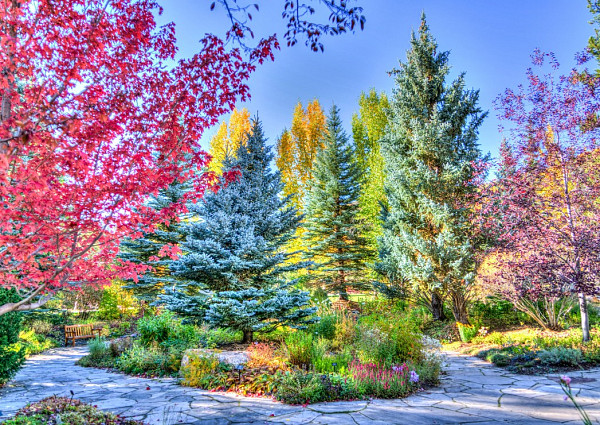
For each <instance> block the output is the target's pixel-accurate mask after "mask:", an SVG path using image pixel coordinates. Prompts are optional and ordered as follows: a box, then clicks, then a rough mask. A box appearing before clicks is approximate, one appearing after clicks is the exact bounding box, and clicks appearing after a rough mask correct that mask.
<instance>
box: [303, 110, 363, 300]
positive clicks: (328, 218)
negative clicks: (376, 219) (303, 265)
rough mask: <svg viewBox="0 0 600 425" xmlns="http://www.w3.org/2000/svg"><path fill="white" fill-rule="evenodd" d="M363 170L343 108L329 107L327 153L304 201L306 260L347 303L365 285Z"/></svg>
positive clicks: (318, 164) (319, 161)
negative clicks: (341, 113) (352, 292)
mask: <svg viewBox="0 0 600 425" xmlns="http://www.w3.org/2000/svg"><path fill="white" fill-rule="evenodd" d="M361 177H362V173H361V169H360V167H359V165H358V163H357V161H356V158H355V149H354V147H353V146H352V143H351V142H350V141H349V139H348V137H347V136H346V133H345V132H344V130H343V128H342V122H341V120H340V116H339V109H338V108H337V107H336V106H333V107H332V108H331V112H330V114H329V117H328V119H327V132H326V136H325V138H324V139H323V149H322V150H321V151H319V153H318V154H317V156H316V159H315V163H314V167H313V182H312V185H311V188H310V191H309V192H308V196H307V201H306V209H305V212H306V219H305V227H306V232H305V234H304V238H305V240H306V246H307V252H306V256H307V257H308V258H310V259H313V260H315V262H316V263H317V264H318V270H317V272H316V273H315V275H313V277H314V278H316V279H317V280H318V281H319V282H320V283H322V284H324V286H325V287H326V288H327V290H328V292H335V293H337V294H338V295H339V296H340V299H342V300H346V301H347V300H348V291H347V289H348V287H363V286H364V283H365V282H364V278H365V271H366V263H367V261H368V259H369V247H368V243H367V240H366V239H365V237H364V233H365V230H366V226H365V223H364V221H363V220H361V219H360V218H359V212H360V207H359V202H358V200H359V198H360V191H361Z"/></svg>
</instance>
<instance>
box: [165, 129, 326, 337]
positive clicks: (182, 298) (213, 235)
mask: <svg viewBox="0 0 600 425" xmlns="http://www.w3.org/2000/svg"><path fill="white" fill-rule="evenodd" d="M272 159H273V154H271V148H270V147H269V146H267V145H266V144H265V136H264V134H263V130H262V127H261V125H260V123H259V122H258V121H257V120H255V121H254V123H253V129H252V132H251V133H250V135H249V137H248V142H247V144H246V146H241V147H240V148H239V150H238V152H237V155H236V158H235V159H231V158H229V159H227V160H226V161H225V164H224V168H223V170H224V175H227V174H228V172H232V171H233V172H238V176H237V179H235V180H234V181H231V182H227V181H226V179H225V177H222V178H221V182H220V189H219V190H218V191H217V192H216V193H208V194H207V195H206V196H205V198H204V199H203V200H202V201H201V202H198V203H197V204H196V205H194V206H192V207H191V208H190V212H191V214H192V216H191V218H190V220H189V223H188V224H187V225H186V226H184V233H185V235H186V239H185V241H184V242H182V244H181V245H180V246H181V249H182V251H183V254H182V256H181V257H180V258H179V259H178V260H176V261H174V263H173V264H172V269H173V271H174V274H175V275H176V276H178V277H180V278H183V279H185V280H186V281H188V284H186V285H184V286H183V287H181V288H180V287H176V288H175V291H174V292H173V293H172V294H170V295H168V296H167V297H164V298H163V299H164V300H165V302H166V305H167V307H168V308H176V309H177V312H178V313H179V314H183V315H188V316H189V315H191V316H193V315H198V314H199V312H198V309H199V308H202V304H203V305H204V309H205V310H204V312H203V314H204V318H205V320H206V322H207V323H209V324H210V325H212V326H215V327H216V326H223V327H229V328H232V329H235V330H241V331H242V332H243V342H246V343H247V342H251V341H252V340H253V334H254V332H269V331H271V330H273V329H275V328H276V327H277V326H280V325H289V326H296V327H302V326H303V325H304V324H307V323H310V322H312V319H310V318H309V316H311V315H312V314H313V313H314V312H315V309H314V308H307V305H308V304H309V301H310V297H309V295H308V293H307V292H304V291H299V290H297V289H292V286H293V285H294V284H295V283H296V282H295V281H287V280H286V279H285V275H286V273H287V272H290V271H295V270H298V269H299V268H302V267H304V264H301V263H298V264H288V263H286V260H287V258H288V257H289V255H290V254H288V253H286V252H285V251H284V250H283V247H284V246H285V245H286V243H287V242H288V241H289V240H290V239H291V238H292V237H293V235H294V232H295V230H296V228H297V227H298V224H299V222H300V220H301V218H302V217H300V216H298V214H297V211H296V209H295V208H294V207H293V206H292V205H291V203H290V200H289V198H287V197H282V196H281V193H282V190H283V185H282V183H281V179H280V176H279V173H275V172H273V171H271V167H270V163H271V161H272ZM191 286H195V288H196V292H200V291H205V299H204V301H203V302H200V301H199V299H198V297H188V296H186V291H187V292H189V291H190V287H191ZM188 301H189V303H188V306H187V307H186V302H188Z"/></svg>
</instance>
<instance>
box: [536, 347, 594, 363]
mask: <svg viewBox="0 0 600 425" xmlns="http://www.w3.org/2000/svg"><path fill="white" fill-rule="evenodd" d="M537 355H538V357H539V359H540V361H541V362H542V363H543V364H548V365H556V366H579V365H580V364H581V362H582V361H583V355H582V353H581V350H578V349H575V348H565V347H553V348H548V349H547V350H541V351H539V352H538V353H537Z"/></svg>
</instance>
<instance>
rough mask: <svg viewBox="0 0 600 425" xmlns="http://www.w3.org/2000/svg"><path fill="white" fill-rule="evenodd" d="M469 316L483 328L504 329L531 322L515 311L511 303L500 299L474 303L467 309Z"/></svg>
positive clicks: (527, 317)
mask: <svg viewBox="0 0 600 425" xmlns="http://www.w3.org/2000/svg"><path fill="white" fill-rule="evenodd" d="M469 315H470V316H471V317H473V318H474V319H475V320H476V321H479V322H481V324H482V325H483V326H486V327H492V328H506V327H510V326H515V325H519V324H523V323H530V322H531V319H530V318H529V316H527V315H526V314H525V313H522V312H520V311H518V310H517V309H515V306H514V305H513V304H512V303H511V302H509V301H506V300H503V299H500V298H489V299H488V300H486V302H481V301H476V302H474V303H473V304H472V305H471V308H470V309H469Z"/></svg>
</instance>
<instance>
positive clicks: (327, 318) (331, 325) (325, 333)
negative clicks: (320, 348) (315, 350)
mask: <svg viewBox="0 0 600 425" xmlns="http://www.w3.org/2000/svg"><path fill="white" fill-rule="evenodd" d="M337 322H338V316H337V315H336V314H327V315H323V316H321V319H320V320H319V321H318V322H317V323H315V324H313V325H311V326H310V331H311V332H312V333H313V334H314V335H315V336H317V337H320V338H325V339H328V340H330V341H333V339H334V338H335V331H336V325H337Z"/></svg>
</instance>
